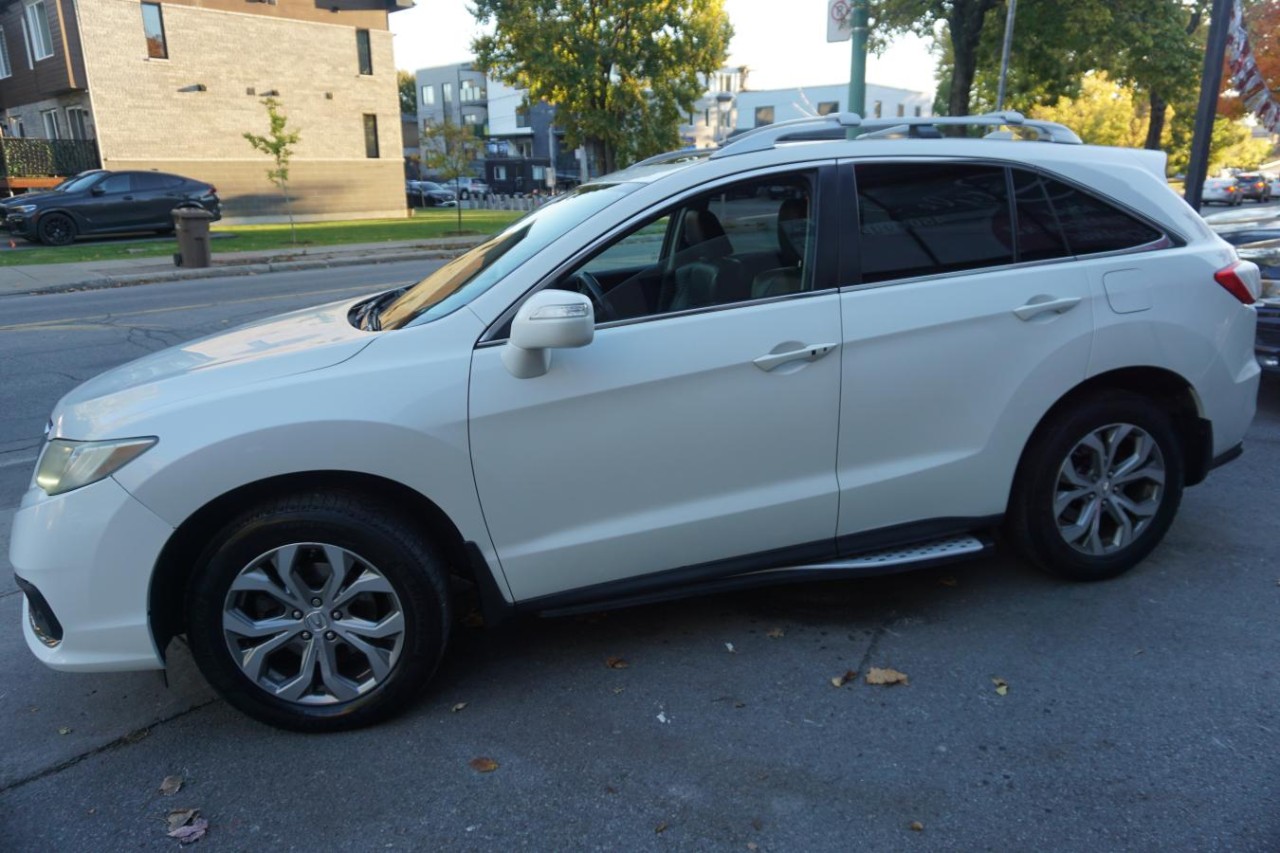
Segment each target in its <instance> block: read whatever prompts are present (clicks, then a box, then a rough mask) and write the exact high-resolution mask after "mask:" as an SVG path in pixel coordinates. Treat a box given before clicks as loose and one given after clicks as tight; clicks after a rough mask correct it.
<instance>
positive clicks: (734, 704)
mask: <svg viewBox="0 0 1280 853" xmlns="http://www.w3.org/2000/svg"><path fill="white" fill-rule="evenodd" d="M733 707H735V708H745V707H747V703H746V702H734V703H733Z"/></svg>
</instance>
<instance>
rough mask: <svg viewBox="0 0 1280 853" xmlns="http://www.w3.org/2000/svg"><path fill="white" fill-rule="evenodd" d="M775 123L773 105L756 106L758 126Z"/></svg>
mask: <svg viewBox="0 0 1280 853" xmlns="http://www.w3.org/2000/svg"><path fill="white" fill-rule="evenodd" d="M766 124H773V107H756V127H764V126H765V125H766Z"/></svg>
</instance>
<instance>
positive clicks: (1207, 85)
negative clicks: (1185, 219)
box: [1183, 0, 1231, 211]
mask: <svg viewBox="0 0 1280 853" xmlns="http://www.w3.org/2000/svg"><path fill="white" fill-rule="evenodd" d="M1230 24H1231V0H1213V12H1212V17H1210V19H1209V43H1208V44H1207V45H1206V46H1205V52H1204V71H1203V73H1202V74H1201V77H1200V104H1199V106H1198V107H1196V124H1195V134H1194V135H1193V136H1192V138H1191V162H1189V163H1188V164H1187V181H1186V188H1185V190H1184V192H1183V196H1184V198H1186V200H1187V204H1189V205H1191V207H1192V208H1193V209H1194V210H1196V211H1199V210H1200V196H1201V194H1202V193H1203V192H1204V179H1205V175H1206V174H1207V173H1208V171H1209V139H1210V137H1211V136H1212V135H1213V119H1214V116H1215V115H1216V114H1217V112H1218V89H1219V88H1221V86H1222V60H1223V57H1225V56H1226V53H1227V28H1228V27H1229V26H1230Z"/></svg>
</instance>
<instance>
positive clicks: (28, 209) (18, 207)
mask: <svg viewBox="0 0 1280 853" xmlns="http://www.w3.org/2000/svg"><path fill="white" fill-rule="evenodd" d="M9 211H10V212H11V213H35V212H36V206H35V205H34V204H14V205H10V207H9Z"/></svg>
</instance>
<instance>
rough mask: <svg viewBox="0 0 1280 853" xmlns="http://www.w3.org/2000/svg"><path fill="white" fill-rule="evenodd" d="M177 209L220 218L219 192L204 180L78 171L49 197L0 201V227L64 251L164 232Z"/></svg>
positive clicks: (34, 195) (31, 195)
mask: <svg viewBox="0 0 1280 853" xmlns="http://www.w3.org/2000/svg"><path fill="white" fill-rule="evenodd" d="M179 207H186V208H203V209H204V210H207V211H208V212H209V213H212V214H213V218H214V219H220V218H222V203H221V202H220V201H219V200H218V191H217V190H216V189H214V188H213V187H212V186H210V185H209V184H207V183H205V182H204V181H195V180H192V179H191V178H184V177H182V176H180V175H170V174H167V173H165V172H109V171H106V170H101V169H99V170H94V171H91V172H81V173H80V174H78V175H76V176H75V177H73V178H68V179H67V180H65V181H63V182H62V183H60V184H58V185H57V186H56V187H54V188H53V189H52V190H50V191H49V192H43V193H27V194H26V195H20V196H15V197H14V198H8V199H4V200H0V216H2V217H3V222H0V224H2V225H3V227H4V228H5V229H7V230H8V231H10V232H12V233H14V234H17V235H18V236H20V237H25V238H26V239H28V240H31V241H33V242H35V241H38V242H41V243H48V244H49V245H51V246H64V245H66V244H67V243H70V242H72V241H73V240H75V239H76V237H78V236H81V235H87V234H120V233H127V232H130V231H157V232H160V233H168V232H170V231H172V230H173V215H172V214H173V211H174V210H175V209H176V208H179Z"/></svg>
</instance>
